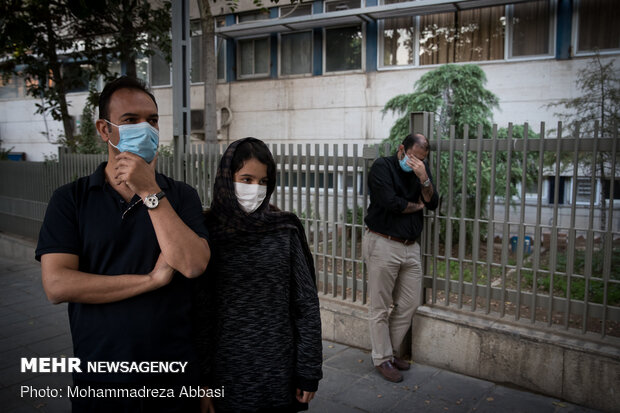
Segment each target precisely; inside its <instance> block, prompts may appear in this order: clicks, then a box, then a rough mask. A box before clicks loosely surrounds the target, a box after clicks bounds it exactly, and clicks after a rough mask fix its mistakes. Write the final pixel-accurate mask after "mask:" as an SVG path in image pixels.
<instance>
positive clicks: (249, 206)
mask: <svg viewBox="0 0 620 413" xmlns="http://www.w3.org/2000/svg"><path fill="white" fill-rule="evenodd" d="M235 195H237V201H239V205H241V209H243V210H244V211H245V212H247V213H248V214H251V213H252V212H254V211H256V210H257V209H258V207H259V206H261V204H262V203H263V200H264V199H265V196H267V186H266V185H257V184H244V183H241V182H235Z"/></svg>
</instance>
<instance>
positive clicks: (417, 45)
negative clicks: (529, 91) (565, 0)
mask: <svg viewBox="0 0 620 413" xmlns="http://www.w3.org/2000/svg"><path fill="white" fill-rule="evenodd" d="M402 1H404V0H384V3H383V4H393V3H400V2H402ZM555 4H556V3H555V0H536V1H528V2H522V3H517V4H513V5H508V6H493V7H484V8H477V9H471V10H461V11H457V12H449V13H436V14H429V15H422V16H417V17H416V16H413V15H411V16H402V17H393V18H387V19H383V20H381V21H380V25H379V65H380V66H383V67H390V66H411V65H415V64H420V65H432V64H445V63H457V62H479V61H491V60H504V59H510V58H522V57H533V56H537V57H548V56H552V55H553V53H554V41H555V37H554V30H555ZM417 56H419V58H416V57H417ZM416 60H418V61H416Z"/></svg>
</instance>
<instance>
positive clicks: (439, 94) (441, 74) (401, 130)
mask: <svg viewBox="0 0 620 413" xmlns="http://www.w3.org/2000/svg"><path fill="white" fill-rule="evenodd" d="M485 84H486V75H485V74H484V72H483V71H482V69H480V67H478V66H477V65H453V64H447V65H443V66H441V67H439V68H437V69H435V70H433V71H430V72H428V73H426V74H424V75H423V76H422V77H421V78H420V79H419V80H418V81H417V82H416V83H415V90H414V92H413V93H409V94H405V95H398V96H395V97H394V98H392V99H390V100H389V101H388V102H387V103H386V105H385V107H384V108H383V114H384V115H385V114H386V113H387V112H388V111H389V112H392V113H397V114H399V115H402V116H401V117H400V118H399V119H397V120H396V122H395V123H394V125H393V126H392V128H391V129H390V136H389V137H388V138H387V139H386V140H385V141H384V143H389V144H390V146H391V147H392V148H396V147H397V146H398V145H399V144H400V143H401V142H402V140H403V138H404V137H405V136H406V135H407V134H409V114H410V113H411V112H415V111H426V112H433V113H435V117H436V122H435V126H436V138H437V139H449V138H450V128H451V126H452V125H454V128H455V136H454V137H455V138H457V139H460V138H463V137H464V131H465V125H469V127H470V129H469V136H468V138H475V137H476V136H477V130H476V128H477V127H478V125H481V126H482V136H483V138H490V137H491V134H492V126H491V120H492V109H493V108H497V107H499V104H498V98H497V96H495V95H494V94H493V93H492V92H491V91H489V90H487V89H486V88H485V87H484V85H485ZM511 133H512V136H513V138H515V139H520V138H523V134H524V128H523V127H522V126H515V127H514V128H512V130H511ZM507 135H508V130H506V129H500V130H499V131H498V134H497V136H498V138H499V139H502V138H504V139H505V138H506V137H507ZM537 137H538V135H536V134H533V133H532V132H531V131H530V132H529V133H528V138H537ZM464 155H467V156H469V157H471V156H476V155H470V154H464V153H463V152H462V151H457V152H455V156H454V158H453V159H449V153H447V152H445V151H444V152H442V154H441V159H440V174H441V176H442V177H447V176H449V173H450V169H449V165H450V161H452V163H453V165H454V168H453V175H452V182H454V183H456V185H460V183H461V182H462V178H463V174H465V178H466V181H467V184H466V185H467V188H468V195H467V197H466V200H465V216H466V217H474V213H475V209H476V204H477V203H478V205H479V207H480V214H481V217H484V216H486V214H487V211H486V206H487V203H488V199H489V196H491V193H490V192H491V180H493V179H495V180H496V182H504V183H505V178H506V173H507V170H508V169H509V168H510V170H511V185H510V194H508V196H510V197H512V196H513V195H518V194H517V192H516V183H517V182H519V181H520V180H521V176H522V175H521V171H522V168H523V167H526V168H528V170H530V172H531V166H529V167H528V165H529V164H530V163H528V165H525V166H524V165H521V159H520V158H519V156H518V154H513V161H512V162H511V164H510V166H509V165H508V162H507V154H506V153H505V152H499V153H497V154H496V164H497V168H496V170H495V171H491V156H490V154H489V153H488V152H483V153H482V154H481V156H480V165H481V170H482V173H481V182H480V199H476V197H475V196H472V195H471V194H475V193H476V162H473V161H471V160H468V162H467V170H462V168H460V166H461V165H462V162H463V156H464ZM515 155H517V156H515ZM470 159H471V158H470ZM448 182H449V179H445V178H444V179H441V181H440V183H439V189H438V191H439V193H440V194H442V196H443V197H444V198H445V197H446V196H448V191H449V185H448ZM505 192H506V185H499V184H498V185H496V190H495V195H499V196H505V195H506V193H505ZM461 197H462V194H461V191H460V190H456V191H454V192H453V197H452V199H453V210H452V211H446V212H445V213H446V214H447V215H449V216H456V217H460V216H461V208H460V205H461ZM444 206H445V205H442V208H443V207H444ZM442 225H445V224H444V223H443V222H442ZM444 231H445V227H442V234H444V235H445V232H444ZM481 235H484V231H481ZM452 236H453V239H458V228H457V227H456V226H454V227H453V233H452ZM472 236H473V229H472V225H471V223H468V224H467V227H466V237H467V240H471V239H472Z"/></svg>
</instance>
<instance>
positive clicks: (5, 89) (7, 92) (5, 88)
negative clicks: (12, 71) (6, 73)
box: [0, 76, 25, 99]
mask: <svg viewBox="0 0 620 413" xmlns="http://www.w3.org/2000/svg"><path fill="white" fill-rule="evenodd" d="M24 96H25V89H24V80H23V79H22V78H21V77H19V76H12V77H10V78H8V79H3V78H2V76H0V99H14V98H22V97H24Z"/></svg>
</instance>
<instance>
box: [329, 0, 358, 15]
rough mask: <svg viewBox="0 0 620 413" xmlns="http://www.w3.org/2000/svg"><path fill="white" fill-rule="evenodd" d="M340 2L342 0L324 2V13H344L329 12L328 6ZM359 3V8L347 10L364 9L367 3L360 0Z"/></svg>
mask: <svg viewBox="0 0 620 413" xmlns="http://www.w3.org/2000/svg"><path fill="white" fill-rule="evenodd" d="M339 1H341V0H325V1H323V13H337V12H339V11H342V10H332V11H329V10H327V5H328V4H331V3H337V2H339ZM358 1H359V4H360V5H359V7H355V8H353V9H346V10H355V9H361V8H363V7H364V6H365V4H366V2H365V1H364V0H358Z"/></svg>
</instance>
